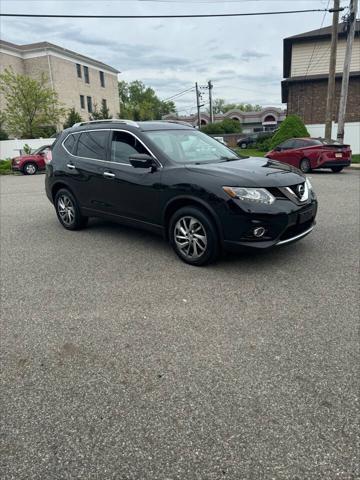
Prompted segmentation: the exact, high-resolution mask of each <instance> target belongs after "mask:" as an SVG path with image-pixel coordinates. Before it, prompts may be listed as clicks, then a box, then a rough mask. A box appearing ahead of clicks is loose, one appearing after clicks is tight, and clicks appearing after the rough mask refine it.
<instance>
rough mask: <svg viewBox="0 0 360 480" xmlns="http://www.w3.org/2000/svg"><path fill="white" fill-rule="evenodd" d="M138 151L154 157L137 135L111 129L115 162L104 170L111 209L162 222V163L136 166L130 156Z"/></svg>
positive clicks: (132, 217)
mask: <svg viewBox="0 0 360 480" xmlns="http://www.w3.org/2000/svg"><path fill="white" fill-rule="evenodd" d="M136 153H146V154H148V155H152V156H153V157H154V155H153V154H152V152H151V150H150V149H149V148H148V147H146V145H145V144H144V143H143V141H142V140H140V138H139V137H137V135H135V134H133V133H131V132H129V131H125V130H113V131H112V132H111V138H110V157H109V159H110V160H111V161H110V162H109V163H107V164H106V165H103V169H102V175H103V178H104V198H105V201H106V205H107V209H108V211H109V212H111V213H112V214H115V215H118V216H122V217H128V218H131V219H135V220H138V221H142V222H146V223H153V224H160V223H161V215H160V208H159V203H160V192H161V183H160V182H161V168H162V166H161V164H160V163H159V162H157V163H158V168H157V169H151V168H147V169H143V168H134V167H133V166H132V165H131V164H130V160H129V157H130V156H131V155H133V154H136Z"/></svg>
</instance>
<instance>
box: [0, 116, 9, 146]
mask: <svg viewBox="0 0 360 480" xmlns="http://www.w3.org/2000/svg"><path fill="white" fill-rule="evenodd" d="M4 123H5V115H4V114H3V112H0V140H7V139H8V138H9V135H8V134H7V133H6V131H5V130H4V128H3V125H4Z"/></svg>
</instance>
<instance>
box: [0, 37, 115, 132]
mask: <svg viewBox="0 0 360 480" xmlns="http://www.w3.org/2000/svg"><path fill="white" fill-rule="evenodd" d="M4 43H7V42H4ZM45 45H46V48H43V49H39V48H38V47H37V45H36V44H35V47H34V51H29V50H27V49H26V48H24V47H22V46H16V45H14V44H9V43H7V45H4V47H3V48H2V49H1V50H0V71H3V70H4V69H5V68H7V67H10V66H11V67H12V68H13V70H14V71H15V72H16V73H20V74H23V75H28V76H30V77H31V78H35V79H37V80H39V79H40V78H41V75H42V74H45V75H46V77H47V83H48V85H49V86H51V87H52V88H54V90H55V91H56V92H57V94H58V97H59V101H60V102H61V103H62V104H63V106H64V107H65V108H66V109H67V110H69V109H70V108H73V107H74V108H75V110H76V111H77V112H78V113H80V115H81V117H82V118H83V120H89V117H90V112H89V111H88V102H87V97H90V98H91V104H92V106H93V108H94V107H95V105H96V106H97V108H98V109H99V110H100V109H101V105H102V101H103V100H106V104H107V107H108V108H109V113H110V115H111V116H113V117H116V116H117V115H118V113H119V110H120V106H119V93H118V80H117V73H115V72H116V70H114V69H112V68H111V67H107V66H106V65H104V64H102V63H101V62H97V61H93V60H92V59H89V58H88V57H83V56H81V55H78V54H76V53H75V52H70V51H68V50H64V49H61V47H57V46H49V47H47V45H49V44H45ZM7 46H9V47H8V48H7ZM25 47H26V46H25ZM53 47H55V48H57V49H58V50H59V49H60V52H58V51H56V50H55V51H52V50H54V49H53ZM16 48H18V50H20V53H18V50H16ZM6 50H10V51H11V52H12V51H15V54H14V55H10V54H8V53H6ZM63 52H64V53H63ZM72 57H73V58H72ZM77 57H79V58H77ZM91 62H93V65H92V64H91ZM77 63H78V64H80V65H81V74H82V75H81V78H79V77H78V75H77V69H76V64H77ZM96 65H99V66H96ZM84 66H86V67H88V69H89V83H86V82H85V76H84ZM103 66H104V68H102V67H103ZM106 67H107V68H109V70H106ZM111 70H114V71H111ZM100 71H102V72H103V73H104V80H105V86H104V87H102V86H101V81H100ZM80 95H83V96H84V102H85V108H81V103H80ZM4 106H5V100H4V98H3V96H2V95H0V109H3V108H4ZM62 123H63V122H62ZM59 127H61V125H59Z"/></svg>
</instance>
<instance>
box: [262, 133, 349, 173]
mask: <svg viewBox="0 0 360 480" xmlns="http://www.w3.org/2000/svg"><path fill="white" fill-rule="evenodd" d="M265 156H266V157H267V158H271V159H272V160H278V161H279V162H283V163H287V164H289V165H293V166H294V167H297V168H300V170H301V171H302V172H304V173H308V172H311V170H315V169H318V168H330V169H331V170H332V171H333V172H334V173H337V172H341V170H342V169H343V168H344V167H348V166H349V165H350V163H351V149H350V146H349V145H343V144H341V143H339V142H337V141H336V140H325V139H324V138H290V139H289V140H286V141H285V142H283V143H280V145H278V146H277V147H276V148H274V150H271V151H270V152H268V153H267V154H266V155H265Z"/></svg>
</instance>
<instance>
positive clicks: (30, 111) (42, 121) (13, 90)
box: [0, 68, 65, 138]
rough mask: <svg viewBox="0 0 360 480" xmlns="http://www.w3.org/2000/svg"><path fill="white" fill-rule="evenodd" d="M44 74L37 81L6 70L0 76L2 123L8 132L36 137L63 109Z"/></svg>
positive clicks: (55, 123) (58, 116) (56, 121)
mask: <svg viewBox="0 0 360 480" xmlns="http://www.w3.org/2000/svg"><path fill="white" fill-rule="evenodd" d="M46 84H47V79H46V77H45V75H42V76H41V78H40V80H39V81H37V80H35V79H33V78H30V77H28V76H26V75H19V74H17V73H14V71H13V70H12V69H11V68H10V69H6V70H5V71H4V73H2V74H1V75H0V92H1V93H3V94H4V97H5V102H6V107H5V110H4V114H5V124H6V128H7V130H8V132H9V133H11V134H13V135H15V136H17V137H20V138H36V137H37V136H40V135H41V134H42V132H43V131H44V127H50V126H54V125H57V124H58V123H59V120H60V118H61V116H62V115H64V112H65V110H64V109H63V108H62V107H61V105H60V104H59V101H58V96H57V93H56V92H55V90H53V89H52V88H50V87H48V86H47V85H46Z"/></svg>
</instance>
